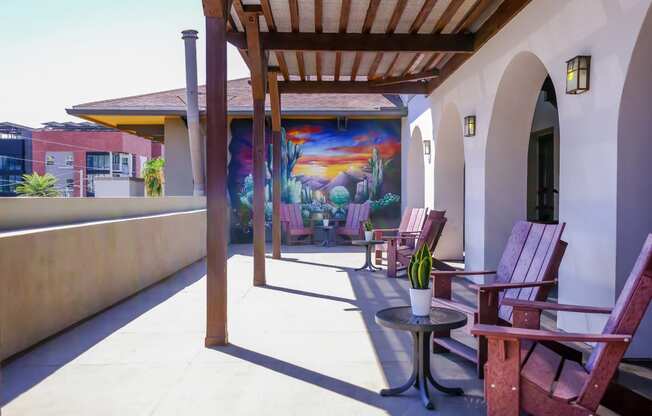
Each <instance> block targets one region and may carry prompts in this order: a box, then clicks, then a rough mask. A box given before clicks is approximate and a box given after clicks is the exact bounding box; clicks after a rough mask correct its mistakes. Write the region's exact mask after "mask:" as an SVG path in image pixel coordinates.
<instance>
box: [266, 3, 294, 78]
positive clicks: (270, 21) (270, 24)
mask: <svg viewBox="0 0 652 416" xmlns="http://www.w3.org/2000/svg"><path fill="white" fill-rule="evenodd" d="M260 6H261V7H262V9H263V16H265V23H266V24H267V30H268V31H269V32H270V33H274V32H276V30H277V29H276V22H275V21H274V14H273V13H272V7H271V5H270V4H269V0H261V1H260ZM274 55H275V56H276V61H277V62H278V66H279V68H280V69H281V73H282V74H283V78H284V79H285V80H286V81H289V80H290V73H289V71H288V65H287V62H286V61H285V56H284V55H283V52H282V51H276V52H274Z"/></svg>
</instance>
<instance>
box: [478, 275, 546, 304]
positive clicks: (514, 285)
mask: <svg viewBox="0 0 652 416" xmlns="http://www.w3.org/2000/svg"><path fill="white" fill-rule="evenodd" d="M556 284H557V280H556V279H555V280H547V281H545V282H519V283H510V282H508V283H487V284H473V285H470V287H471V289H475V290H507V289H519V288H522V287H541V286H554V285H556ZM505 299H507V298H505Z"/></svg>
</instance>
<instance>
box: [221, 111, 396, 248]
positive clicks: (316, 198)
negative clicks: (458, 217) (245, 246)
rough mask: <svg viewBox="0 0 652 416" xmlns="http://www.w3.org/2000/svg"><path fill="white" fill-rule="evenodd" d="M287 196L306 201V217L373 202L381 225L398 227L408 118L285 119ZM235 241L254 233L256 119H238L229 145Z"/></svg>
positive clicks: (339, 214)
mask: <svg viewBox="0 0 652 416" xmlns="http://www.w3.org/2000/svg"><path fill="white" fill-rule="evenodd" d="M265 143H266V145H267V173H266V186H265V201H266V202H265V219H266V222H267V227H268V237H269V236H270V233H269V230H270V229H271V221H272V161H271V155H272V144H271V132H270V131H267V132H266V137H265ZM281 146H282V147H281V150H282V151H281V154H282V159H281V163H282V164H281V192H282V195H281V200H282V201H283V203H297V204H301V211H302V213H303V218H304V222H305V223H306V224H309V222H310V220H311V219H317V220H318V219H322V218H332V219H345V218H346V213H347V209H348V205H349V204H350V203H364V202H366V201H369V203H370V205H371V220H372V222H373V224H374V226H375V227H376V228H385V227H395V226H397V224H398V222H399V220H400V215H401V203H400V195H401V122H400V120H398V119H396V120H366V119H365V120H356V119H353V120H351V119H350V120H348V123H347V126H346V129H338V123H337V120H335V119H324V120H283V129H282V143H281ZM229 151H230V154H231V160H230V162H229V174H228V175H229V177H228V187H229V198H230V202H231V241H232V242H233V243H248V242H251V240H252V223H251V219H252V207H253V178H252V175H251V168H252V154H251V120H250V119H234V120H233V121H232V122H231V143H230V145H229Z"/></svg>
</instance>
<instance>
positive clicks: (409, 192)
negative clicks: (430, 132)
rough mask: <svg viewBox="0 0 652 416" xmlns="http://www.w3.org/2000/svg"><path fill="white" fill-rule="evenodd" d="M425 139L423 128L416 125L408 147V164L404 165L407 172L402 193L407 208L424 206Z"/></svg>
mask: <svg viewBox="0 0 652 416" xmlns="http://www.w3.org/2000/svg"><path fill="white" fill-rule="evenodd" d="M423 140H424V137H423V135H422V134H421V129H420V128H419V127H414V128H413V129H412V132H411V135H410V139H409V143H408V148H407V158H406V159H407V164H406V165H405V167H404V169H405V171H406V174H405V182H404V187H403V190H402V193H403V195H404V198H405V205H404V207H405V208H415V207H423V206H424V176H425V168H424V154H423Z"/></svg>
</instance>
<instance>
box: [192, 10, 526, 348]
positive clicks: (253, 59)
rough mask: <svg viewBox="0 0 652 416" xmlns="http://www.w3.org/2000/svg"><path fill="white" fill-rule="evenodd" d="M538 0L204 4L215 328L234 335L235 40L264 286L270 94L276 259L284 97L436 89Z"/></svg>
mask: <svg viewBox="0 0 652 416" xmlns="http://www.w3.org/2000/svg"><path fill="white" fill-rule="evenodd" d="M529 1H530V0H355V1H352V0H326V1H324V0H254V1H250V0H203V7H204V15H205V16H206V103H207V143H206V174H207V179H206V180H207V205H208V219H207V227H208V228H207V252H208V254H207V256H208V260H207V266H208V270H207V331H206V345H207V346H209V345H224V344H226V343H227V342H228V337H227V298H226V296H227V270H226V261H227V238H226V236H227V213H228V212H229V209H228V202H227V197H226V195H227V189H226V178H227V153H228V149H227V129H228V126H227V90H226V81H227V76H226V74H227V54H226V46H227V42H228V43H231V44H233V45H235V46H236V47H238V49H239V50H240V54H241V55H242V57H243V59H244V60H245V62H246V63H247V65H248V66H249V69H250V71H251V86H252V99H253V179H254V201H253V205H254V210H253V238H254V241H253V257H254V270H253V284H254V285H256V286H260V285H264V284H265V216H264V206H265V98H266V95H267V94H268V93H269V95H270V103H271V110H272V149H273V150H272V158H273V172H272V180H273V188H272V189H273V192H272V194H273V202H272V207H273V215H272V217H273V221H272V235H273V257H274V258H280V256H281V224H280V217H279V215H280V204H281V200H280V195H281V189H280V188H281V184H280V160H281V149H280V140H281V94H283V93H294V94H303V93H310V94H315V93H337V94H352V93H355V94H364V93H373V94H390V93H391V94H406V95H415V94H430V93H431V92H432V91H434V90H435V89H436V88H437V87H438V86H439V85H441V83H442V82H443V81H444V80H445V79H446V78H448V77H449V76H450V75H451V74H452V73H453V72H455V71H456V70H457V69H458V68H459V67H460V66H461V65H462V64H463V63H464V62H465V61H466V60H467V59H469V58H470V57H471V56H472V55H473V53H475V52H476V51H477V50H478V49H479V48H480V47H482V45H484V44H485V43H486V42H487V41H488V40H489V39H490V38H491V37H492V36H494V35H495V34H496V33H497V32H498V31H499V30H500V29H501V28H502V27H503V26H504V25H505V24H507V23H508V22H509V21H510V19H512V18H513V17H514V16H515V15H516V14H517V13H518V12H519V11H520V10H521V9H522V8H523V7H525V6H526V5H527V4H528V3H529Z"/></svg>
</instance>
